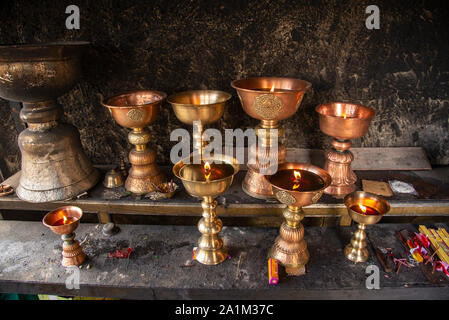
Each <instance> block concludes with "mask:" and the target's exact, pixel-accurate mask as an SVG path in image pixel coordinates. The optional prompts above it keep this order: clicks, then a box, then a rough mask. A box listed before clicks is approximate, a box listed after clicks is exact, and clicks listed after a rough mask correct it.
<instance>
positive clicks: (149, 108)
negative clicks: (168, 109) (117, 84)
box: [102, 90, 167, 129]
mask: <svg viewBox="0 0 449 320" xmlns="http://www.w3.org/2000/svg"><path fill="white" fill-rule="evenodd" d="M166 96H167V95H166V94H165V93H164V92H160V91H147V90H141V91H130V92H127V93H121V94H118V95H115V96H112V97H110V98H108V99H106V100H105V101H104V102H102V105H103V106H104V107H106V108H108V109H109V111H110V112H111V115H112V117H113V118H114V119H115V121H117V123H118V124H119V125H121V126H122V127H125V128H131V129H134V128H143V127H145V126H147V125H149V124H151V123H153V122H154V121H156V119H157V116H158V115H159V112H160V110H161V106H162V101H163V100H164V99H165V97H166Z"/></svg>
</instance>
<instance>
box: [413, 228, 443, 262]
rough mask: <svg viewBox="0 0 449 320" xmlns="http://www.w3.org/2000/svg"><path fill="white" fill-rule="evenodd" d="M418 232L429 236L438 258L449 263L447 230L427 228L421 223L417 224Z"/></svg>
mask: <svg viewBox="0 0 449 320" xmlns="http://www.w3.org/2000/svg"><path fill="white" fill-rule="evenodd" d="M419 232H421V233H422V234H424V235H426V236H427V237H428V238H429V241H430V243H431V244H432V248H433V250H434V251H435V252H436V253H437V255H438V257H439V258H440V260H441V261H444V262H446V263H449V234H448V233H447V231H446V230H445V229H443V228H438V229H437V230H435V229H427V228H426V227H425V226H423V225H421V226H419Z"/></svg>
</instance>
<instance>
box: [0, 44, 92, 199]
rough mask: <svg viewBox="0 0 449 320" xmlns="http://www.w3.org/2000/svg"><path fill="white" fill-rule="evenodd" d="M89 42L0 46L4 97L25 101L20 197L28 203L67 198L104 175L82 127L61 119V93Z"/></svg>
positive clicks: (69, 84) (73, 76) (73, 77)
mask: <svg viewBox="0 0 449 320" xmlns="http://www.w3.org/2000/svg"><path fill="white" fill-rule="evenodd" d="M88 44H89V43H88V42H82V41H74V42H55V43H44V44H28V45H26V44H23V45H7V46H0V97H2V98H4V99H6V100H10V101H17V102H22V104H23V108H22V110H21V111H20V118H21V119H22V120H23V121H24V122H26V123H27V128H26V129H25V130H23V131H22V132H21V133H20V134H19V138H18V144H19V148H20V152H21V155H22V164H21V174H20V182H19V186H18V187H17V189H16V193H17V196H18V197H19V198H20V199H22V200H25V201H29V202H51V201H58V200H66V199H70V198H73V197H75V196H77V195H78V194H80V193H83V192H85V191H87V190H88V189H90V188H92V187H93V186H94V185H95V184H96V183H97V182H98V180H99V178H100V175H99V172H98V170H96V169H95V168H94V167H93V166H92V163H91V162H90V160H89V159H88V158H87V156H86V154H85V153H84V150H83V148H82V146H81V141H80V136H79V133H78V130H77V129H76V128H75V127H74V126H72V125H69V124H64V123H60V122H58V120H59V119H60V118H61V116H62V114H63V109H62V107H61V105H60V104H58V102H57V100H56V99H57V98H58V97H59V96H62V95H63V94H64V93H66V92H68V91H69V90H70V89H72V88H73V87H74V86H75V84H76V83H77V81H78V79H79V78H80V75H81V66H80V61H79V58H80V56H81V54H82V52H83V51H84V50H85V49H86V47H87V46H88Z"/></svg>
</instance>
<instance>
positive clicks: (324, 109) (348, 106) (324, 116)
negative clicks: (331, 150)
mask: <svg viewBox="0 0 449 320" xmlns="http://www.w3.org/2000/svg"><path fill="white" fill-rule="evenodd" d="M316 112H318V115H319V122H320V129H321V131H322V132H323V133H325V134H327V135H328V136H331V137H334V138H337V139H340V140H350V139H357V138H360V137H363V136H364V135H365V134H366V133H367V132H368V128H369V125H370V123H371V119H372V118H373V117H374V115H375V112H374V110H373V109H371V108H368V107H365V106H361V105H357V104H352V103H345V102H331V103H327V104H323V105H320V106H318V107H316ZM343 116H346V118H343Z"/></svg>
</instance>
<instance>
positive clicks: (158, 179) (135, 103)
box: [102, 90, 166, 195]
mask: <svg viewBox="0 0 449 320" xmlns="http://www.w3.org/2000/svg"><path fill="white" fill-rule="evenodd" d="M165 97H166V94H165V93H164V92H160V91H150V90H137V91H130V92H125V93H121V94H117V95H115V96H112V97H110V98H107V99H105V100H104V101H103V102H102V105H103V106H104V107H106V108H108V110H109V111H110V113H111V114H112V117H113V118H114V119H115V121H116V122H117V123H118V124H119V125H121V126H122V127H125V128H132V131H131V132H130V133H129V134H128V141H129V142H130V143H131V144H133V145H135V148H134V149H132V150H131V151H130V152H129V162H130V163H131V165H132V166H131V168H130V170H129V173H128V177H127V178H126V181H125V188H126V190H128V191H130V192H132V193H135V194H138V195H141V194H146V193H149V192H152V191H154V190H155V189H156V187H155V186H158V185H160V184H161V183H164V182H165V175H164V174H163V173H162V171H161V170H160V168H159V166H158V165H157V164H156V152H155V151H154V150H152V149H150V148H148V142H150V140H151V136H150V132H149V131H148V129H147V128H146V126H147V125H149V124H150V123H152V122H154V121H155V120H156V118H157V116H158V114H159V112H160V110H161V106H162V101H163V100H164V99H165Z"/></svg>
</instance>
